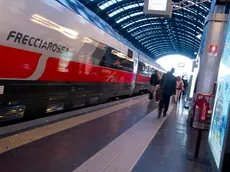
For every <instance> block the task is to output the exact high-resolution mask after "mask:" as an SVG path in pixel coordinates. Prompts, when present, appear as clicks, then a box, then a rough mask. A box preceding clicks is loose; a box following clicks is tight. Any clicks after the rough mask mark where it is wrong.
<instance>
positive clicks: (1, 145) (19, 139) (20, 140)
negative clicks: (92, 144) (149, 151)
mask: <svg viewBox="0 0 230 172" xmlns="http://www.w3.org/2000/svg"><path fill="white" fill-rule="evenodd" d="M141 101H144V102H146V101H147V97H142V98H139V99H136V100H131V101H128V102H125V103H121V104H118V105H115V106H112V107H108V108H104V109H101V110H97V111H94V112H90V113H87V114H85V115H82V116H77V117H73V118H70V119H66V120H63V121H59V122H56V123H53V124H50V125H46V126H42V127H39V128H35V129H32V130H28V131H25V132H23V133H19V134H15V135H12V136H9V137H5V138H2V139H0V153H3V152H7V151H9V150H12V149H15V148H17V147H20V146H23V145H25V144H28V143H31V142H33V141H36V140H39V139H42V138H44V137H47V136H50V135H52V134H56V133H58V132H61V131H64V130H67V129H70V128H73V127H75V126H77V125H80V124H83V123H85V122H88V121H91V120H94V119H97V118H100V117H102V116H105V115H108V114H110V113H113V112H116V111H118V110H121V109H123V108H125V107H128V106H131V105H134V104H136V103H139V102H141Z"/></svg>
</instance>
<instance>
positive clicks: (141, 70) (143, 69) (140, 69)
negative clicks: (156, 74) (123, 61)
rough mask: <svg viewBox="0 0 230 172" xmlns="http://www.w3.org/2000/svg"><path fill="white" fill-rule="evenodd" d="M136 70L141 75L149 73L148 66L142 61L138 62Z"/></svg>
mask: <svg viewBox="0 0 230 172" xmlns="http://www.w3.org/2000/svg"><path fill="white" fill-rule="evenodd" d="M138 72H139V73H141V74H143V75H147V76H148V75H149V67H148V66H146V65H145V64H144V63H143V62H141V61H139V62H138Z"/></svg>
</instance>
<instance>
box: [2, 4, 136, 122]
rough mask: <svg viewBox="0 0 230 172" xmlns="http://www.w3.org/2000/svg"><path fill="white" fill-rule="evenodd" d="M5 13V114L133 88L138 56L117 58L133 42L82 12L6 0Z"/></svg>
mask: <svg viewBox="0 0 230 172" xmlns="http://www.w3.org/2000/svg"><path fill="white" fill-rule="evenodd" d="M0 14H1V18H0V23H1V26H2V27H0V58H1V64H0V65H1V66H0V78H1V80H0V88H1V90H2V91H0V94H1V95H0V105H1V112H2V114H1V116H5V115H6V114H7V115H8V116H7V117H6V119H11V118H14V117H16V118H17V117H22V116H23V115H25V114H29V115H34V116H37V115H40V114H43V113H44V112H47V113H49V112H53V111H58V110H63V109H71V108H73V107H79V106H85V105H91V104H96V103H99V102H103V101H106V100H107V99H108V98H111V97H115V96H122V95H129V94H130V93H131V85H132V84H134V81H135V76H134V74H133V70H134V69H133V63H134V62H133V60H131V61H128V64H127V60H126V63H125V62H124V64H123V66H122V68H121V67H120V65H119V66H118V65H117V64H115V62H116V59H117V58H118V56H119V55H121V54H127V51H128V47H127V46H125V45H124V44H123V43H121V42H119V41H118V40H116V39H115V38H113V37H112V36H110V35H109V34H107V33H105V32H103V31H102V30H100V29H98V28H97V27H96V26H94V25H93V24H91V23H90V22H88V21H87V20H85V19H84V18H83V17H82V16H80V15H77V14H75V13H73V12H71V11H70V10H68V9H67V8H65V7H64V6H62V5H61V4H59V3H58V2H56V1H53V3H52V4H47V1H42V0H37V1H31V0H21V1H18V0H11V1H10V2H3V1H1V2H0ZM92 57H93V59H92ZM102 62H103V63H102ZM135 63H137V62H135Z"/></svg>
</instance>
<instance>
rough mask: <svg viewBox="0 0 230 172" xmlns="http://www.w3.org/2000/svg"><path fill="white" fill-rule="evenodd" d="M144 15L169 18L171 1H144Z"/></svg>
mask: <svg viewBox="0 0 230 172" xmlns="http://www.w3.org/2000/svg"><path fill="white" fill-rule="evenodd" d="M144 13H145V14H147V15H151V16H156V17H171V15H172V0H145V4H144Z"/></svg>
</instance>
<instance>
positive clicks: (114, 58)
mask: <svg viewBox="0 0 230 172" xmlns="http://www.w3.org/2000/svg"><path fill="white" fill-rule="evenodd" d="M105 61H106V65H107V66H108V67H110V68H113V69H119V70H124V71H127V72H132V71H133V62H132V59H129V58H127V56H125V55H124V54H122V53H120V52H119V51H117V50H115V49H112V48H110V47H109V48H108V49H107V51H106V53H105Z"/></svg>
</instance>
